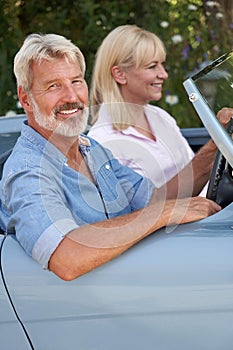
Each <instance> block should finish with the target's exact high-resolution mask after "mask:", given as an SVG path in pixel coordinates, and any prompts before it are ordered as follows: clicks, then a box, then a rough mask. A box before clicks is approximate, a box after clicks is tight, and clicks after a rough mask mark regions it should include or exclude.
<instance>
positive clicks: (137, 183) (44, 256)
mask: <svg viewBox="0 0 233 350" xmlns="http://www.w3.org/2000/svg"><path fill="white" fill-rule="evenodd" d="M79 143H80V146H79V147H80V151H81V153H82V155H83V158H84V160H85V162H86V163H87V165H88V167H89V169H90V172H91V174H92V176H93V179H94V181H95V183H96V184H94V183H92V182H91V181H90V180H89V179H88V178H87V177H85V176H84V175H82V174H80V173H79V172H77V171H75V170H73V169H72V168H70V167H69V166H68V164H67V158H66V157H65V156H64V154H63V153H61V152H60V151H59V150H58V149H57V148H56V147H55V146H54V145H53V144H51V143H50V142H48V141H47V140H46V139H45V138H43V137H42V136H41V135H40V134H39V133H37V132H36V131H35V130H34V129H32V128H31V127H29V126H28V125H26V124H25V125H23V128H22V133H21V136H20V137H19V139H18V141H17V143H16V145H15V147H14V150H13V152H12V154H11V156H10V157H9V159H8V161H7V162H6V164H5V166H4V172H3V177H2V180H1V182H0V198H1V201H0V227H1V228H2V229H3V230H5V231H7V232H9V233H14V232H15V233H16V237H17V239H18V241H19V242H20V244H21V245H22V246H23V248H24V249H25V250H26V252H27V253H28V254H29V255H30V256H32V257H33V258H34V259H35V260H37V261H38V262H39V263H40V264H41V265H42V266H43V267H44V268H47V266H48V261H49V259H50V256H51V254H52V253H53V251H54V250H55V249H56V247H57V246H58V244H59V243H60V242H61V240H62V239H63V238H64V236H65V235H67V234H68V233H69V232H71V231H72V230H74V229H77V228H78V227H79V226H82V225H86V224H89V223H94V222H97V221H101V220H105V219H108V218H113V217H116V216H119V215H123V214H127V213H130V212H132V211H135V210H137V209H140V208H143V207H144V206H146V205H147V204H148V202H149V200H150V197H151V195H152V193H153V189H154V187H153V185H152V183H151V182H150V180H148V179H146V178H143V177H142V176H141V175H139V174H137V173H136V172H134V171H133V170H131V169H130V168H128V167H125V166H122V165H120V163H119V162H118V161H117V160H116V159H114V158H113V156H112V154H111V152H110V151H109V150H107V149H106V148H103V147H102V146H101V145H100V144H98V143H97V142H96V141H94V140H93V139H91V138H89V137H86V136H84V135H83V136H82V137H80V142H79Z"/></svg>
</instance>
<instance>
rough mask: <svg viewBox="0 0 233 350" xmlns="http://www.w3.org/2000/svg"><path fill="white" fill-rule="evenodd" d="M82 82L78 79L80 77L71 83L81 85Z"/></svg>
mask: <svg viewBox="0 0 233 350" xmlns="http://www.w3.org/2000/svg"><path fill="white" fill-rule="evenodd" d="M82 83H83V80H80V79H77V80H73V84H78V85H81V84H82Z"/></svg>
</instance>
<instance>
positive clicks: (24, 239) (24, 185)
mask: <svg viewBox="0 0 233 350" xmlns="http://www.w3.org/2000/svg"><path fill="white" fill-rule="evenodd" d="M14 72H15V76H16V79H17V85H18V97H19V100H20V102H21V105H22V107H23V108H24V110H25V112H26V114H27V118H28V125H26V124H25V125H23V128H22V133H21V136H20V137H19V139H18V142H17V144H16V146H15V148H14V150H13V152H12V154H11V156H10V157H9V159H8V161H7V162H6V164H5V167H4V172H3V178H2V181H1V184H0V198H1V203H0V204H1V207H0V226H1V227H2V229H4V230H6V231H8V232H14V231H15V232H16V236H17V239H18V240H19V242H20V244H21V245H22V246H23V247H24V249H25V250H26V251H27V253H28V254H29V255H31V256H32V257H33V258H34V259H36V260H37V261H38V262H39V263H41V264H42V266H43V267H44V268H49V269H50V270H51V271H52V272H54V273H55V274H56V275H58V276H59V277H60V278H62V279H64V280H72V279H74V278H76V277H78V276H80V275H82V274H85V273H87V272H88V271H90V270H92V269H94V268H96V267H97V266H100V265H102V264H104V263H106V262H107V261H109V260H111V259H113V258H115V257H116V256H118V255H120V254H121V253H123V252H124V251H125V250H127V249H128V248H129V247H131V246H132V245H134V244H135V243H136V242H138V241H140V240H141V239H143V238H144V237H146V236H147V235H149V234H150V233H152V232H153V231H155V230H157V229H159V228H161V227H163V226H166V225H170V224H178V223H186V222H190V221H194V220H199V219H202V218H204V217H206V216H208V215H211V214H214V213H215V212H217V211H219V210H220V207H219V206H218V205H217V204H216V203H214V202H212V201H209V200H207V199H205V198H201V197H197V198H186V199H179V200H169V201H165V200H164V199H165V196H166V193H164V191H160V194H159V196H158V195H156V191H155V190H154V188H153V185H152V183H151V182H150V181H149V180H148V179H146V178H143V177H142V176H141V175H139V174H137V173H135V172H134V171H133V170H131V169H129V168H128V167H123V166H122V165H120V164H119V163H118V161H117V160H115V159H114V158H113V157H112V155H111V153H110V152H109V151H108V150H107V149H105V148H103V147H102V146H100V145H99V144H98V143H97V142H96V141H94V140H93V139H91V138H88V137H85V136H84V135H81V136H80V134H81V133H82V132H83V131H84V130H85V127H86V123H87V116H88V114H87V104H88V89H87V85H86V82H85V80H84V73H85V61H84V58H83V55H82V53H81V52H80V50H79V49H78V48H77V47H76V46H75V45H73V44H72V43H71V42H70V41H69V40H67V39H66V38H64V37H62V36H59V35H54V34H47V35H38V34H31V35H30V36H28V37H27V38H26V40H25V42H24V44H23V46H22V47H21V49H20V50H19V52H18V53H17V55H16V57H15V61H14Z"/></svg>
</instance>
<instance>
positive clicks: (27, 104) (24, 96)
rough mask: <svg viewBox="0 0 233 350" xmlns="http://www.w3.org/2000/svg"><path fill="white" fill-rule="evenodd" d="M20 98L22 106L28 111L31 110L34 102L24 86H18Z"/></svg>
mask: <svg viewBox="0 0 233 350" xmlns="http://www.w3.org/2000/svg"><path fill="white" fill-rule="evenodd" d="M18 98H19V101H20V103H21V106H22V108H23V109H24V110H25V111H26V112H31V111H32V104H31V99H30V97H29V94H28V92H26V91H25V90H24V89H23V88H22V86H19V87H18Z"/></svg>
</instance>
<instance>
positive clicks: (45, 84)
mask: <svg viewBox="0 0 233 350" xmlns="http://www.w3.org/2000/svg"><path fill="white" fill-rule="evenodd" d="M32 72H33V85H32V88H31V91H30V94H29V97H30V101H31V105H32V111H33V115H34V118H35V121H36V123H37V124H38V125H39V126H40V127H42V128H43V129H45V130H48V131H50V132H54V133H56V134H59V135H62V136H67V137H73V136H77V135H79V134H80V133H81V132H83V131H84V130H85V128H86V124H87V118H88V109H87V105H88V89H87V85H86V82H85V80H84V77H83V74H82V72H81V70H80V67H79V64H78V63H68V62H67V61H66V60H65V59H57V60H56V61H53V62H49V61H46V60H44V61H42V63H41V64H38V63H34V64H33V66H32ZM38 131H40V130H38Z"/></svg>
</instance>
